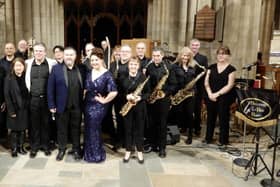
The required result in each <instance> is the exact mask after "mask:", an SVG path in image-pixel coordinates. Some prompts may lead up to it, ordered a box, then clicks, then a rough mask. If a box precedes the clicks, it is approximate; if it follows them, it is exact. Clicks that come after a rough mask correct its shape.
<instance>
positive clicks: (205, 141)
mask: <svg viewBox="0 0 280 187" xmlns="http://www.w3.org/2000/svg"><path fill="white" fill-rule="evenodd" d="M202 143H205V144H210V143H211V141H209V140H202Z"/></svg>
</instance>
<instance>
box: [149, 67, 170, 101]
mask: <svg viewBox="0 0 280 187" xmlns="http://www.w3.org/2000/svg"><path fill="white" fill-rule="evenodd" d="M164 68H165V71H166V74H165V75H163V76H162V77H161V79H160V80H159V82H158V83H157V85H156V87H155V88H154V90H153V92H152V94H151V95H150V97H149V98H148V100H147V101H148V103H150V104H153V103H155V102H156V101H157V100H159V99H162V98H163V97H164V92H163V91H162V88H163V86H164V84H165V82H166V81H167V79H168V76H169V71H168V69H167V67H166V65H165V64H164Z"/></svg>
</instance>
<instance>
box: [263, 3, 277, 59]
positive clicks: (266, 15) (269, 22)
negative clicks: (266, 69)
mask: <svg viewBox="0 0 280 187" xmlns="http://www.w3.org/2000/svg"><path fill="white" fill-rule="evenodd" d="M275 5H276V2H275V0H265V1H263V3H262V8H261V24H260V51H261V52H262V54H263V56H262V60H263V62H264V63H265V64H269V55H270V46H271V40H272V35H273V22H274V12H275Z"/></svg>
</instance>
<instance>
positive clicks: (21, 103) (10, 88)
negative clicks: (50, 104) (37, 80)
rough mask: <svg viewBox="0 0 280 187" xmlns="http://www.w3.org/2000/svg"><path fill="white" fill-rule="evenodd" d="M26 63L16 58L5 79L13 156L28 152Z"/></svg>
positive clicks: (8, 124)
mask: <svg viewBox="0 0 280 187" xmlns="http://www.w3.org/2000/svg"><path fill="white" fill-rule="evenodd" d="M24 77H25V63H24V60H23V59H22V58H16V59H15V60H14V61H13V63H12V67H11V72H10V73H9V74H8V75H7V76H6V79H5V89H4V94H5V101H6V105H7V127H8V128H9V129H11V148H12V153H11V155H12V157H16V156H17V153H20V154H26V151H25V150H24V148H23V143H24V131H25V129H26V128H27V126H28V100H29V99H28V90H27V88H26V84H25V78H24Z"/></svg>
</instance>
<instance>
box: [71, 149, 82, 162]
mask: <svg viewBox="0 0 280 187" xmlns="http://www.w3.org/2000/svg"><path fill="white" fill-rule="evenodd" d="M73 158H74V160H76V161H78V160H81V159H82V158H81V155H80V153H79V152H78V151H74V152H73Z"/></svg>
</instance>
